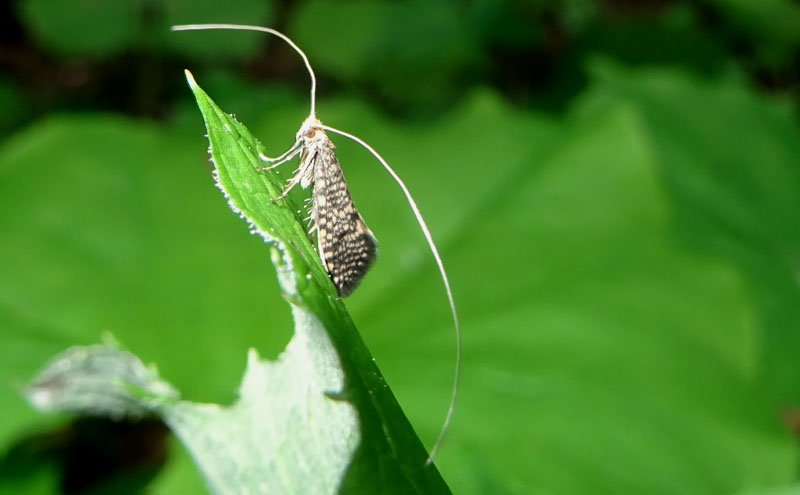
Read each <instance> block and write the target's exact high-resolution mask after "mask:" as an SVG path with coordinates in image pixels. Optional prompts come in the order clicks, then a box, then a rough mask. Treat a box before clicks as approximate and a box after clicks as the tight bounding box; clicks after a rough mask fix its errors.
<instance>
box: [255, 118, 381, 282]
mask: <svg viewBox="0 0 800 495" xmlns="http://www.w3.org/2000/svg"><path fill="white" fill-rule="evenodd" d="M334 148H335V146H334V144H333V143H332V142H331V140H330V139H329V138H328V135H327V134H326V133H325V130H324V129H323V127H322V123H321V122H320V121H319V120H317V119H316V118H314V117H309V118H307V119H306V120H305V122H303V125H302V126H301V127H300V130H299V131H298V132H297V136H296V140H295V144H294V145H293V146H292V148H290V150H289V153H288V155H286V156H284V157H279V158H276V159H273V158H269V157H266V156H264V155H260V156H261V159H262V160H265V161H268V162H270V161H274V162H277V163H273V164H272V165H270V166H269V167H265V169H271V168H274V167H276V166H278V165H281V164H283V163H284V162H285V161H288V160H290V159H292V158H293V157H294V156H295V155H296V154H298V153H299V155H300V165H299V167H298V168H297V171H296V172H295V174H294V176H293V177H292V178H291V179H290V180H289V183H288V184H287V185H286V188H285V189H284V190H283V192H282V193H281V195H280V196H278V197H277V198H275V199H274V200H273V201H277V200H279V199H282V198H283V197H284V196H286V195H287V194H288V193H289V191H290V190H291V189H292V188H293V187H294V186H296V185H297V184H300V187H302V188H303V189H307V188H308V187H309V186H310V185H312V184H313V189H312V193H311V198H310V199H311V208H310V219H311V223H312V227H311V230H310V232H313V231H314V230H316V231H317V252H318V254H319V256H320V258H321V259H322V264H323V266H324V267H325V271H326V272H327V273H328V276H329V277H330V279H331V281H332V282H333V285H334V286H336V291H337V292H338V294H339V297H347V296H349V295H350V294H351V293H352V292H353V291H354V290H355V289H356V287H358V284H359V282H361V279H362V278H363V277H364V275H365V274H366V273H367V271H368V270H369V268H370V267H371V266H372V263H373V262H374V261H375V257H376V256H377V254H378V245H377V240H376V239H375V236H374V235H373V234H372V231H370V230H369V228H368V227H367V224H366V223H365V222H364V219H363V218H362V217H361V214H360V213H359V212H358V210H357V209H356V206H355V204H354V203H353V198H352V197H351V196H350V191H349V190H348V188H347V183H346V182H345V180H344V174H343V173H342V167H341V166H340V165H339V159H338V158H337V157H336V153H335V152H334V151H333V149H334Z"/></svg>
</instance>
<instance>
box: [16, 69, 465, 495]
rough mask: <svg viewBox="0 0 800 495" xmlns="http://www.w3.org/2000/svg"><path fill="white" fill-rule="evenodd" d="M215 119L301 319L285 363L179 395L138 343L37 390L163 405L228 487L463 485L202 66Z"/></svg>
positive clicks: (216, 480) (76, 402)
mask: <svg viewBox="0 0 800 495" xmlns="http://www.w3.org/2000/svg"><path fill="white" fill-rule="evenodd" d="M189 81H190V86H191V87H192V90H193V91H194V93H195V96H196V97H197V100H198V104H199V106H200V108H201V110H202V112H203V116H204V118H205V120H206V125H207V130H208V137H209V141H210V143H211V155H212V158H213V160H214V162H215V164H216V170H215V177H216V178H217V180H218V185H219V186H220V188H221V189H222V190H223V192H224V193H225V195H226V197H227V199H228V201H229V204H230V205H231V207H232V208H233V209H234V211H236V212H238V213H239V214H240V215H241V216H242V217H243V218H245V219H246V220H247V221H248V222H249V223H250V226H251V229H252V230H253V232H257V233H259V234H261V236H262V237H263V238H264V239H265V240H267V241H268V242H270V243H271V244H273V245H274V246H275V247H274V248H273V256H272V260H273V264H275V266H276V268H277V269H278V276H279V280H280V284H281V288H282V290H283V294H284V296H285V297H286V299H287V300H288V301H289V302H290V304H291V307H292V313H293V316H294V319H295V335H294V337H293V339H292V341H291V342H290V344H289V346H288V347H287V350H286V352H285V353H284V354H282V355H281V357H280V358H279V360H278V363H276V364H273V363H269V362H266V361H264V362H262V361H259V360H258V359H257V357H256V354H255V351H252V352H251V355H250V359H249V360H248V371H247V373H246V375H245V377H244V379H243V382H242V385H241V387H240V399H239V400H238V401H237V402H236V403H235V404H234V405H233V406H230V407H222V406H218V405H212V404H198V403H193V402H188V401H177V402H176V400H175V398H174V396H175V392H174V390H173V389H172V387H171V386H169V385H167V384H166V383H164V382H162V381H161V380H160V379H159V378H158V377H157V375H156V374H155V372H154V371H152V370H147V369H145V367H144V366H143V365H142V364H141V362H140V361H139V360H138V358H135V357H134V356H133V355H132V354H128V353H124V352H120V351H116V350H114V349H112V348H108V347H89V348H76V349H72V350H69V351H67V352H66V353H64V354H62V355H60V356H59V357H57V358H56V359H55V360H54V361H53V362H52V363H51V364H50V365H48V366H47V368H46V369H45V370H44V371H42V372H41V373H40V374H39V375H38V376H37V378H36V380H35V381H34V383H33V385H32V386H31V388H30V390H29V393H28V395H29V397H30V400H31V401H32V402H33V403H34V404H36V405H37V406H39V407H40V408H42V409H48V410H60V411H71V412H81V413H89V414H104V415H110V416H112V417H120V416H134V417H138V416H141V415H142V414H143V413H144V410H148V411H151V412H153V413H156V414H158V415H160V416H161V417H162V418H163V419H164V421H165V422H166V423H167V424H168V425H169V426H170V427H171V428H172V430H173V431H174V432H175V433H176V434H177V435H178V436H179V437H180V438H181V441H182V442H183V443H184V445H186V447H187V448H188V450H189V451H190V453H191V455H192V456H193V457H194V459H195V460H196V462H197V463H198V465H199V467H200V470H201V471H202V472H203V474H204V476H205V478H206V481H207V484H208V486H209V488H210V489H211V490H212V491H213V492H215V493H241V492H242V491H248V490H249V491H253V492H255V491H259V490H263V487H265V486H266V487H278V488H274V489H276V490H277V491H279V492H291V491H296V490H297V489H298V487H302V491H303V492H304V493H336V492H337V489H338V488H339V487H341V490H339V491H338V493H363V492H364V491H368V490H374V489H375V487H381V488H380V490H381V491H382V492H384V493H449V490H448V489H447V486H446V485H445V483H444V481H443V480H442V478H441V476H440V475H439V473H438V471H437V470H436V468H435V467H434V466H426V463H425V461H426V459H427V453H426V451H425V449H424V447H423V446H422V444H421V443H420V441H419V439H418V438H417V437H416V434H415V433H414V432H413V430H412V429H411V427H410V424H409V423H408V420H407V419H406V418H405V415H404V414H403V412H402V411H401V410H400V408H399V406H398V404H397V402H396V400H395V399H394V397H393V396H392V394H391V392H390V391H389V389H388V387H387V386H386V383H385V381H384V380H383V378H382V376H381V374H380V372H379V371H378V369H377V368H376V366H375V364H374V361H373V359H372V358H371V356H370V355H369V353H368V352H367V350H366V348H365V346H364V344H363V342H362V341H361V338H360V337H359V335H358V333H357V332H356V330H355V328H354V327H353V324H352V322H351V320H350V318H349V316H348V315H347V312H346V310H345V308H344V305H343V304H342V302H341V300H339V299H338V298H337V297H336V295H335V289H334V288H333V286H332V284H331V282H330V280H329V279H328V277H327V275H326V274H325V272H324V270H323V269H322V266H321V263H320V262H319V259H318V257H317V255H316V253H315V251H314V249H313V247H312V245H311V242H310V240H309V238H308V235H307V234H306V231H305V230H306V228H305V226H304V225H303V223H302V221H301V220H300V213H299V211H300V210H299V209H298V208H297V206H296V204H295V201H293V200H292V199H287V200H283V201H280V202H276V203H273V202H272V201H271V198H273V197H275V196H277V195H278V194H279V193H280V191H281V187H282V185H281V180H280V179H279V178H278V177H277V176H276V175H275V174H265V173H263V172H261V171H259V170H258V167H259V166H260V160H259V159H258V158H257V152H256V150H258V149H260V148H261V145H260V144H259V143H257V142H256V141H255V139H254V138H253V137H252V136H251V135H250V133H249V132H248V131H247V129H245V128H244V126H242V125H241V124H239V123H238V122H236V121H235V119H233V118H231V117H230V116H228V115H226V114H225V113H223V112H222V111H221V110H220V109H219V108H218V107H217V106H216V105H215V104H214V103H213V102H212V101H211V100H210V99H209V98H208V97H207V95H206V94H205V93H204V92H203V91H202V90H201V89H200V88H199V87H198V86H197V85H196V84H195V83H194V81H193V80H192V79H191V77H189Z"/></svg>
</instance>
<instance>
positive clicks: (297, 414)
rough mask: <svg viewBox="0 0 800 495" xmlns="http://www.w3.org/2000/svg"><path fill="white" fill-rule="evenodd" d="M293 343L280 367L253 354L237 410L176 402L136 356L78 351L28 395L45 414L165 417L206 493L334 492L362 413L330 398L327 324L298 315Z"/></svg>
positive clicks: (334, 388)
mask: <svg viewBox="0 0 800 495" xmlns="http://www.w3.org/2000/svg"><path fill="white" fill-rule="evenodd" d="M294 314H295V318H296V321H297V322H298V323H297V327H296V330H297V332H296V333H295V337H294V338H293V339H292V342H291V343H290V344H289V346H288V347H287V350H286V352H285V353H283V354H282V355H281V358H280V360H279V361H278V362H275V363H272V362H269V361H262V360H259V358H258V355H257V353H256V352H255V351H254V350H253V351H251V352H250V356H249V359H248V365H247V371H246V372H245V376H244V379H243V382H242V385H241V388H240V390H239V393H240V398H239V400H238V401H237V402H236V403H235V404H234V405H233V406H230V407H220V406H218V405H214V404H198V403H192V402H186V401H177V400H176V393H175V391H174V389H172V387H171V386H169V385H168V384H166V383H165V382H163V381H162V380H161V379H160V378H159V377H158V375H157V373H156V371H155V370H154V369H153V368H147V367H145V366H144V365H143V364H142V362H141V361H140V360H139V359H138V358H136V357H135V356H133V355H132V354H130V353H128V352H124V351H120V350H117V349H115V348H112V347H104V346H93V347H76V348H72V349H69V350H67V351H65V352H64V353H62V354H60V355H58V356H56V357H55V358H54V359H53V360H52V361H51V362H50V363H49V364H48V365H47V366H46V367H45V368H44V369H43V370H42V371H41V372H40V373H39V374H38V376H37V377H36V378H35V380H34V381H33V383H32V384H31V386H30V387H29V389H28V397H29V399H30V400H31V402H32V403H33V404H35V405H36V406H37V407H39V408H40V409H42V410H58V411H69V412H75V413H83V414H93V415H95V414H102V415H106V416H111V417H121V416H133V417H141V416H143V414H144V413H145V412H148V411H149V412H152V413H155V414H158V415H159V416H160V417H162V418H163V419H164V421H165V422H166V423H167V424H168V425H169V426H170V428H171V429H172V431H173V432H175V434H176V435H177V436H178V437H179V438H180V439H181V441H182V442H183V443H184V445H185V446H186V447H187V448H188V449H189V451H190V453H191V455H192V457H194V459H195V461H196V462H197V465H198V467H199V468H200V469H201V471H202V472H203V474H204V476H205V479H206V481H207V484H208V488H209V489H210V491H211V492H213V493H218V494H238V493H242V492H243V491H244V492H246V491H253V492H255V491H258V490H262V491H263V487H268V488H269V490H270V491H275V492H278V493H291V492H293V491H296V490H302V491H303V492H304V493H336V488H337V487H338V486H339V485H340V483H341V480H342V477H343V476H344V473H345V470H346V468H347V466H348V464H349V463H350V460H351V457H352V454H353V451H354V450H355V449H356V448H357V446H358V443H359V431H358V420H357V416H356V412H355V410H354V408H353V407H352V406H351V405H350V404H349V403H348V402H346V401H344V400H335V399H331V398H329V397H327V396H326V394H338V393H340V392H341V390H342V387H343V383H344V376H343V374H342V373H341V368H340V367H339V366H338V363H337V362H336V361H335V360H336V355H335V353H334V352H333V349H332V348H331V346H330V341H329V340H328V338H327V336H326V335H325V329H324V328H323V327H322V326H321V324H320V322H319V320H317V319H316V318H314V316H313V315H312V314H310V313H308V312H306V311H304V310H302V309H300V308H299V307H295V310H294Z"/></svg>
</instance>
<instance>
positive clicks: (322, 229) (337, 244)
mask: <svg viewBox="0 0 800 495" xmlns="http://www.w3.org/2000/svg"><path fill="white" fill-rule="evenodd" d="M325 141H326V142H325V143H324V144H323V145H321V146H319V147H318V148H317V150H316V153H315V156H313V157H312V160H314V189H313V193H312V195H311V198H312V201H313V210H312V212H311V218H312V220H313V221H314V223H315V224H316V228H317V245H318V247H319V255H320V257H321V258H322V262H323V264H324V265H325V270H326V271H327V272H328V276H329V277H330V278H331V280H332V281H333V284H334V285H335V286H336V290H337V291H338V293H339V296H340V297H346V296H348V295H350V293H352V292H353V291H354V290H355V288H356V287H358V284H359V282H361V279H362V278H363V277H364V275H365V274H366V273H367V270H369V268H370V266H371V265H372V262H373V261H375V257H376V255H377V253H378V247H377V241H376V240H375V237H374V236H373V235H372V232H370V230H369V228H367V225H366V224H365V223H364V219H363V218H361V215H360V214H359V213H358V210H356V207H355V205H354V204H353V198H352V197H351V196H350V192H349V191H348V190H347V184H346V183H345V181H344V175H343V174H342V169H341V167H340V166H339V160H338V159H337V158H336V154H335V153H334V152H333V143H331V142H330V141H328V140H327V139H326V140H325Z"/></svg>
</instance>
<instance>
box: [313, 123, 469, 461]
mask: <svg viewBox="0 0 800 495" xmlns="http://www.w3.org/2000/svg"><path fill="white" fill-rule="evenodd" d="M320 127H321V128H323V129H325V130H326V131H331V132H333V133H336V134H339V135H341V136H344V137H346V138H349V139H352V140H353V141H355V142H356V143H358V144H360V145H361V146H363V147H364V148H365V149H366V150H367V151H369V152H370V153H372V156H374V157H375V158H376V159H377V160H378V161H379V162H381V165H383V168H385V169H386V170H387V171H388V172H389V175H391V176H392V178H393V179H394V180H395V182H397V184H398V185H399V186H400V189H402V190H403V193H404V194H405V195H406V199H407V200H408V204H409V205H410V206H411V211H413V212H414V217H416V219H417V223H418V224H419V227H420V229H421V230H422V233H423V234H424V235H425V240H427V241H428V247H429V248H430V250H431V254H433V259H434V260H436V265H437V266H438V267H439V274H440V275H441V277H442V283H443V284H444V289H445V292H446V293H447V300H448V302H449V303H450V312H451V313H452V316H453V324H454V325H455V330H456V366H455V372H454V373H453V393H452V395H451V396H450V406H449V407H448V408H447V415H446V416H445V418H444V423H443V424H442V428H441V430H440V431H439V436H438V437H437V438H436V443H434V444H433V448H432V449H431V453H430V455H429V456H428V460H427V461H426V462H425V464H426V465H428V464H431V463H432V462H433V459H434V458H435V457H436V454H437V453H438V452H439V448H440V447H441V446H442V441H443V440H444V436H445V433H447V429H448V428H449V427H450V421H451V419H452V418H453V411H454V410H455V406H456V399H457V398H458V385H459V381H460V378H461V326H460V325H459V323H458V312H457V311H456V303H455V301H454V300H453V291H452V290H451V289H450V280H449V279H448V278H447V272H446V271H445V269H444V263H442V258H441V256H439V250H438V249H436V244H435V243H434V242H433V237H432V236H431V232H430V230H429V229H428V225H427V224H426V223H425V219H424V218H422V213H420V211H419V208H417V203H416V202H415V201H414V198H413V197H412V196H411V192H409V190H408V188H407V187H406V185H405V183H404V182H403V180H402V179H401V178H400V176H399V175H397V173H396V172H395V171H394V170H393V169H392V167H390V166H389V164H388V163H386V160H384V159H383V157H382V156H381V155H380V154H378V152H377V151H375V149H373V148H372V146H370V145H368V144H367V143H366V142H364V141H363V140H362V139H361V138H359V137H356V136H354V135H352V134H350V133H348V132H345V131H340V130H339V129H335V128H333V127H328V126H327V125H320Z"/></svg>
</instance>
